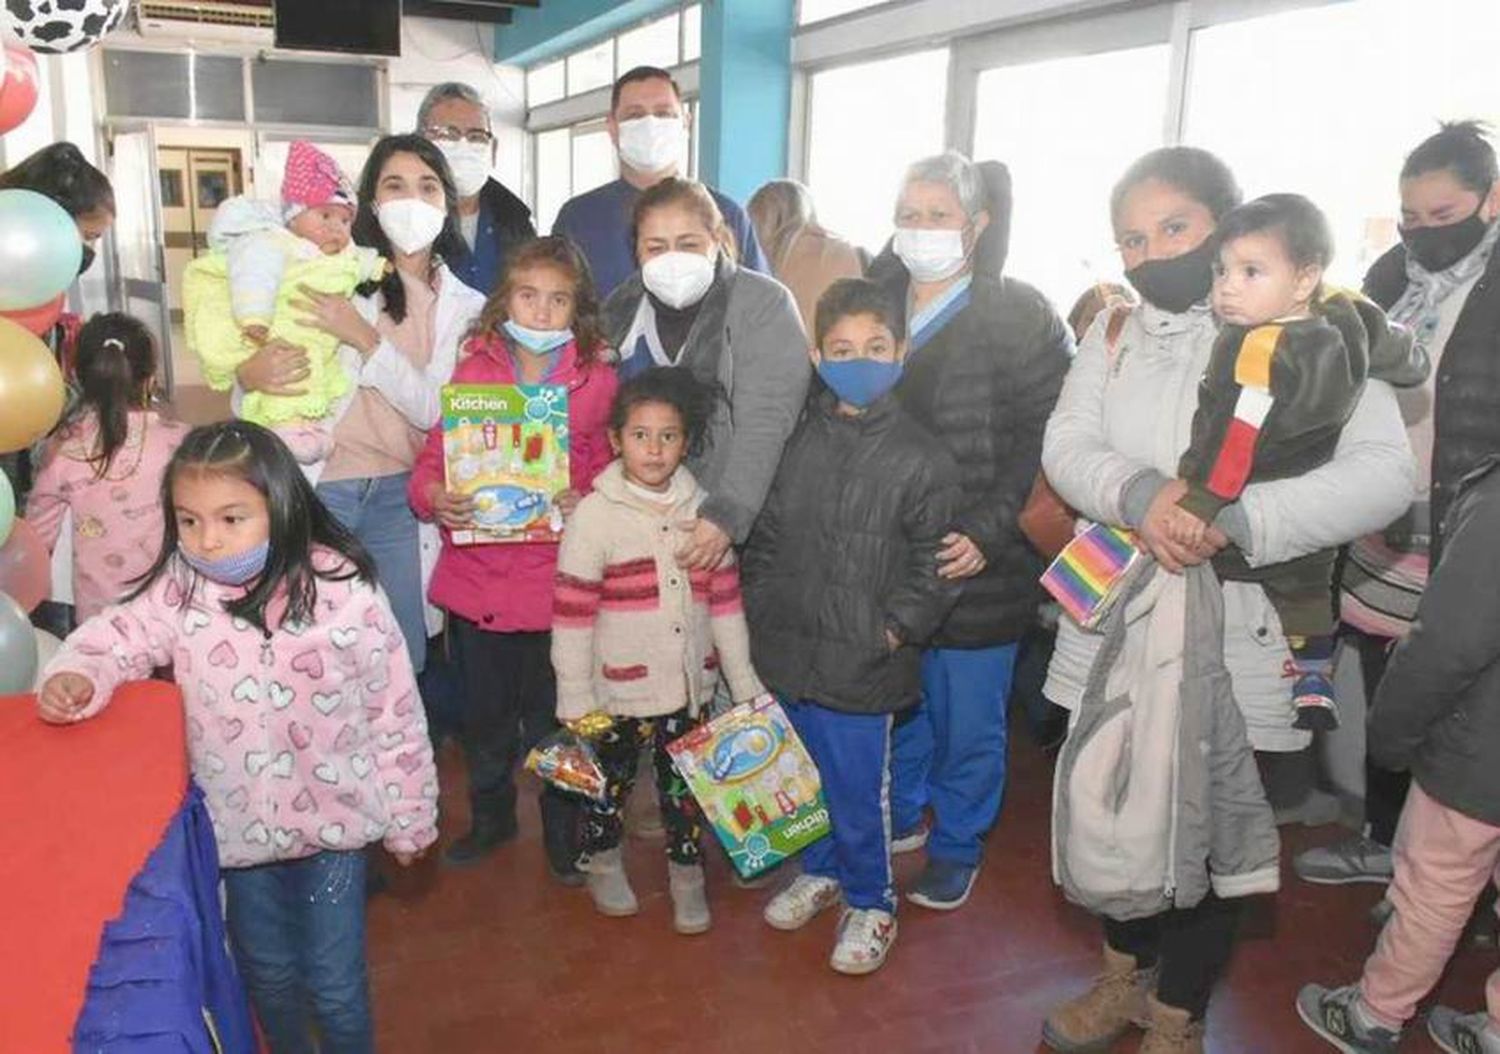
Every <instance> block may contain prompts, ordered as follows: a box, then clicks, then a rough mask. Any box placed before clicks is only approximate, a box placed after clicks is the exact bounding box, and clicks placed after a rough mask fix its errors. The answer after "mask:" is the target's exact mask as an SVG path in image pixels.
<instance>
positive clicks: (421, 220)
mask: <svg viewBox="0 0 1500 1054" xmlns="http://www.w3.org/2000/svg"><path fill="white" fill-rule="evenodd" d="M375 218H376V219H377V220H379V221H380V229H381V230H383V231H384V232H385V236H386V237H387V238H389V239H390V240H391V244H392V245H394V246H395V247H396V249H397V251H399V252H403V253H406V254H408V255H410V254H411V253H417V252H421V251H422V250H423V249H425V248H427V247H428V246H429V245H431V244H432V243H433V242H434V241H436V240H437V236H438V235H439V234H440V233H442V230H443V221H445V220H446V219H447V218H448V214H447V213H446V212H444V211H443V210H442V209H440V208H438V207H437V206H436V205H429V204H428V203H427V202H425V201H423V200H422V199H421V198H393V199H392V200H390V201H387V202H383V203H381V204H379V205H377V206H375Z"/></svg>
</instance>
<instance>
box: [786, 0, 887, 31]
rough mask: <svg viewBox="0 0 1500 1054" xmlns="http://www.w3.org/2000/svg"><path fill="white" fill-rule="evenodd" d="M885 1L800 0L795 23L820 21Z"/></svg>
mask: <svg viewBox="0 0 1500 1054" xmlns="http://www.w3.org/2000/svg"><path fill="white" fill-rule="evenodd" d="M887 2H888V0H801V2H800V3H798V5H797V24H798V25H799V26H805V25H807V24H808V23H809V22H822V21H823V20H825V19H829V18H837V17H838V16H839V15H847V14H848V13H849V12H851V11H861V10H863V9H865V8H867V7H874V6H875V5H876V4H883V3H887Z"/></svg>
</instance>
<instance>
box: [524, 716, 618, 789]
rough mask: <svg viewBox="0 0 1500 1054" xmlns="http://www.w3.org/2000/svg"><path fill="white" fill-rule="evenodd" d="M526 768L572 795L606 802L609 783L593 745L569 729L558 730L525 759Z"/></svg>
mask: <svg viewBox="0 0 1500 1054" xmlns="http://www.w3.org/2000/svg"><path fill="white" fill-rule="evenodd" d="M526 768H527V770H528V771H531V772H534V773H536V774H537V775H538V776H540V777H541V778H542V779H544V780H546V781H547V782H548V783H550V784H552V785H553V786H554V787H558V788H560V789H562V790H565V791H568V792H570V793H572V794H581V795H583V796H584V797H585V798H590V799H592V800H594V801H597V802H603V801H604V800H605V792H606V786H607V784H608V781H607V780H606V779H605V776H604V769H603V768H601V767H600V765H599V757H598V755H597V754H595V753H594V747H593V744H592V743H590V742H589V740H588V738H587V736H585V735H583V734H581V733H580V732H576V731H574V730H573V728H571V727H567V728H560V729H558V730H557V731H556V732H554V733H552V734H551V735H550V736H548V737H547V738H546V739H544V740H542V741H541V742H540V743H538V744H537V745H536V746H535V747H533V748H532V749H531V753H530V754H528V755H526Z"/></svg>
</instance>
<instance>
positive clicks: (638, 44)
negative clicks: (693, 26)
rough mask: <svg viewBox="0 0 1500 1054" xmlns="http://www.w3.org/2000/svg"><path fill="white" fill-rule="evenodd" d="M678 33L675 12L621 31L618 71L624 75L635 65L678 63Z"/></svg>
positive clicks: (661, 65)
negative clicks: (627, 30)
mask: <svg viewBox="0 0 1500 1054" xmlns="http://www.w3.org/2000/svg"><path fill="white" fill-rule="evenodd" d="M678 33H679V28H678V25H677V15H676V13H673V14H670V15H668V16H667V17H666V18H658V19H657V20H656V21H655V22H647V23H646V24H645V25H644V26H640V27H639V28H637V29H632V30H630V31H629V32H626V33H621V34H620V42H619V49H620V50H619V53H618V55H617V60H618V65H619V72H620V73H621V74H623V73H624V72H625V71H626V70H632V69H635V67H637V66H660V67H661V68H663V69H666V68H668V67H670V66H675V65H677V47H678ZM617 75H618V74H617Z"/></svg>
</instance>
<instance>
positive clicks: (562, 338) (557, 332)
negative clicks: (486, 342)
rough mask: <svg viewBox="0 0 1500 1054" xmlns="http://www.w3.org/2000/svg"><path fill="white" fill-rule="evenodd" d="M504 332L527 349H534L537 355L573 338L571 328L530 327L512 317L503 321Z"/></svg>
mask: <svg viewBox="0 0 1500 1054" xmlns="http://www.w3.org/2000/svg"><path fill="white" fill-rule="evenodd" d="M504 329H505V332H506V333H509V334H510V339H511V340H514V341H515V342H516V343H517V344H519V345H521V347H523V348H525V349H526V350H527V351H534V352H536V353H537V354H538V355H545V354H546V353H547V352H549V351H552V350H553V349H554V348H560V347H562V346H563V345H564V344H566V343H567V342H568V341H570V340H572V339H573V331H572V330H571V329H532V328H530V327H529V326H523V325H521V324H520V323H519V322H517V321H516V320H515V319H513V318H508V319H506V320H505V322H504Z"/></svg>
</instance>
